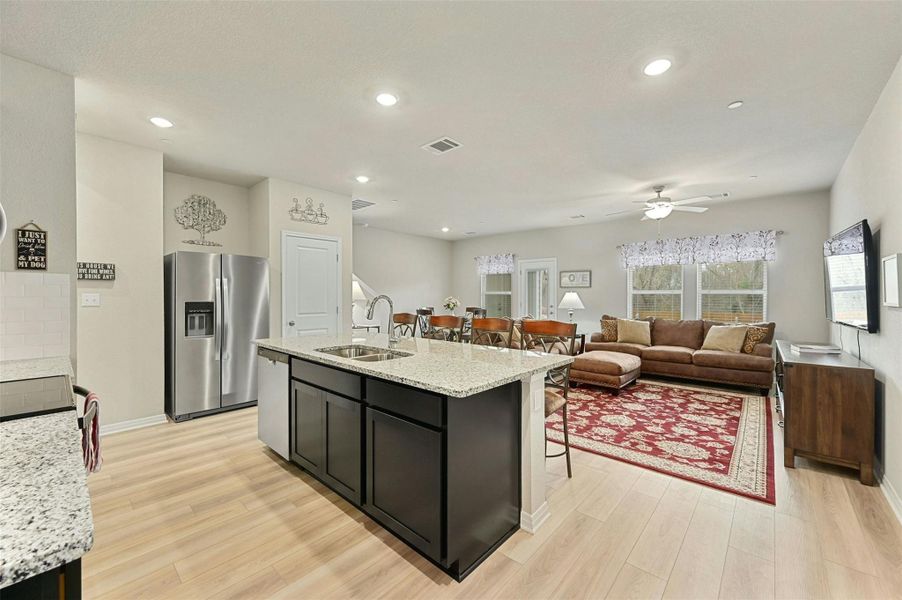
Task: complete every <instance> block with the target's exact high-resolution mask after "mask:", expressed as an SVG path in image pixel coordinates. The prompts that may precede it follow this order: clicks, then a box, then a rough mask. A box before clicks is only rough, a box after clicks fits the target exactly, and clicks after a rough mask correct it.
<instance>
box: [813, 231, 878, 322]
mask: <svg viewBox="0 0 902 600" xmlns="http://www.w3.org/2000/svg"><path fill="white" fill-rule="evenodd" d="M877 263H878V261H877V251H876V248H875V247H874V238H873V237H872V236H871V228H870V227H869V226H868V222H867V220H864V221H861V222H860V223H855V224H854V225H852V226H851V227H848V228H846V229H843V230H842V231H840V232H839V233H837V234H836V235H834V236H833V237H831V238H830V239H828V240H827V241H825V242H824V288H825V290H824V291H825V296H826V304H827V318H828V319H829V320H830V321H833V322H834V323H839V324H840V325H848V326H849V327H855V328H856V329H861V330H863V331H867V332H868V333H874V332H876V331H877V315H878V314H879V307H878V296H879V293H880V291H879V289H878V277H879V275H878V269H879V267H878V264H877Z"/></svg>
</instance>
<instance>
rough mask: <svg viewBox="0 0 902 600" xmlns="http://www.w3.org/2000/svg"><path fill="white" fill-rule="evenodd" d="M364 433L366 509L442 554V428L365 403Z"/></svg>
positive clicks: (418, 543) (420, 546)
mask: <svg viewBox="0 0 902 600" xmlns="http://www.w3.org/2000/svg"><path fill="white" fill-rule="evenodd" d="M366 438H367V451H366V456H367V465H366V481H367V490H366V505H365V508H366V511H367V512H368V513H370V514H371V515H373V516H374V517H376V518H377V519H379V520H380V521H381V522H382V524H383V525H385V526H386V527H388V528H389V529H391V530H392V531H393V532H395V533H396V534H397V535H398V536H400V537H401V538H402V539H404V540H405V541H407V543H409V544H410V545H412V546H414V547H415V548H417V549H418V550H420V551H421V552H423V553H424V554H426V555H427V556H428V557H430V558H431V559H433V560H435V561H439V560H441V533H442V521H441V510H437V509H438V508H439V507H441V504H442V433H441V431H436V430H433V429H431V428H428V427H425V426H423V425H420V424H417V423H414V422H413V421H408V420H406V419H402V418H400V417H396V416H393V415H390V414H387V413H384V412H380V411H378V410H374V409H372V408H367V409H366Z"/></svg>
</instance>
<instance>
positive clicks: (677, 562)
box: [83, 409, 902, 599]
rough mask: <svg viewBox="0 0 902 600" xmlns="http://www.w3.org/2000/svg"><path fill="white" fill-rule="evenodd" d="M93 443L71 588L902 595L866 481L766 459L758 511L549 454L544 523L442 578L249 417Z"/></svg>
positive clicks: (620, 469) (885, 518) (382, 594)
mask: <svg viewBox="0 0 902 600" xmlns="http://www.w3.org/2000/svg"><path fill="white" fill-rule="evenodd" d="M776 435H777V440H776V443H777V444H778V446H777V447H778V448H779V444H782V440H781V439H780V435H781V433H780V430H779V429H778V430H777V434H776ZM103 444H104V446H103V454H104V465H103V470H102V471H101V472H100V473H97V474H93V475H91V476H90V477H89V485H90V490H91V497H92V502H93V509H94V523H95V530H96V531H95V543H94V548H93V550H91V552H89V553H88V554H87V555H86V556H85V558H84V560H83V575H84V594H85V598H91V599H93V598H98V599H101V598H103V599H106V598H123V599H125V598H127V599H133V598H166V599H173V598H192V599H193V598H198V599H200V598H296V599H301V598H304V599H312V598H398V599H409V598H429V599H433V598H517V599H520V598H537V599H538V598H661V597H664V598H890V597H896V598H902V526H900V524H899V522H898V521H897V519H896V517H895V516H894V514H893V513H892V510H891V509H890V507H889V505H888V504H887V502H886V500H885V499H884V498H883V496H882V494H881V492H880V490H879V489H878V488H876V487H874V488H871V487H865V486H862V485H860V484H859V483H858V482H857V480H856V479H855V478H854V475H853V474H852V473H851V472H845V471H842V470H840V469H832V468H829V467H823V466H820V465H814V464H812V463H808V462H806V461H803V460H799V461H798V463H799V464H798V467H799V468H796V469H794V470H787V469H784V468H783V467H782V466H781V465H780V464H778V465H776V485H777V506H776V507H773V506H769V505H765V504H761V503H758V502H755V501H752V500H746V499H743V498H739V497H737V496H734V495H730V494H726V493H723V492H718V491H715V490H712V489H710V488H706V487H703V486H700V485H696V484H693V483H688V482H686V481H683V480H680V479H676V478H673V477H668V476H665V475H661V474H658V473H654V472H651V471H647V470H644V469H641V468H639V467H634V466H631V465H628V464H625V463H621V462H617V461H614V460H610V459H606V458H603V457H600V456H596V455H593V454H589V453H585V452H579V451H577V452H575V454H574V467H573V472H574V477H573V479H571V480H568V479H567V477H566V475H565V470H564V462H563V460H562V459H549V461H548V493H549V502H550V504H551V512H552V516H551V518H550V520H549V522H547V523H546V524H545V525H544V526H543V527H542V528H541V529H540V530H539V532H538V533H537V534H536V535H530V534H528V533H525V532H523V531H520V532H517V533H516V534H515V535H514V536H513V537H512V538H511V539H510V540H508V541H507V542H506V543H505V544H504V545H503V546H502V547H501V549H500V550H499V551H498V552H496V553H495V554H494V555H492V556H491V557H490V558H489V559H488V560H487V561H486V562H485V563H483V564H482V565H481V566H480V567H479V568H478V569H477V570H476V571H475V572H474V573H473V574H472V575H471V576H470V577H469V578H467V579H466V580H465V581H464V582H463V583H460V584H459V583H456V582H454V581H453V580H451V579H450V578H449V577H447V576H446V575H444V574H443V573H441V572H440V571H439V570H438V569H436V568H435V567H433V566H432V565H431V564H430V563H428V562H427V561H426V560H425V559H423V558H421V557H420V556H419V555H418V554H416V553H415V552H414V551H412V550H410V549H409V548H408V547H407V546H406V545H404V544H403V543H402V542H400V541H398V540H397V539H396V538H394V537H393V536H392V535H391V534H389V533H387V532H385V531H384V530H382V529H381V528H380V527H379V526H377V525H375V524H374V523H372V522H371V521H370V520H369V519H368V518H367V517H365V516H364V515H363V514H362V513H360V512H359V511H358V510H356V509H354V508H353V507H352V506H350V505H349V504H348V503H347V502H345V501H344V500H343V499H341V498H340V497H338V496H337V495H336V494H334V493H332V492H330V491H329V490H327V489H326V488H325V487H324V486H322V485H321V484H319V483H318V482H316V481H315V480H314V479H313V478H311V477H309V476H308V475H306V474H304V473H303V472H302V471H301V470H300V469H298V468H296V467H294V466H292V465H289V464H286V463H285V462H284V461H282V460H281V459H279V458H278V457H277V456H276V455H274V454H272V453H271V452H270V451H269V450H267V449H265V447H264V446H263V445H262V444H260V442H258V441H257V436H256V410H255V409H247V410H241V411H237V412H232V413H226V414H222V415H217V416H212V417H207V418H203V419H198V420H195V421H190V422H186V423H180V424H166V425H159V426H155V427H150V428H146V429H141V430H137V431H132V432H125V433H120V434H115V435H110V436H107V437H105V438H104V439H103ZM780 455H781V453H780V452H777V453H776V456H778V457H779V456H780Z"/></svg>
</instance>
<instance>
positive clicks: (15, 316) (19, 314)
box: [0, 308, 25, 323]
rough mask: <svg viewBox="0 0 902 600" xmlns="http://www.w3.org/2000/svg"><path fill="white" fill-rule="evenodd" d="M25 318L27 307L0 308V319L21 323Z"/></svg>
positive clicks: (5, 321) (6, 321)
mask: <svg viewBox="0 0 902 600" xmlns="http://www.w3.org/2000/svg"><path fill="white" fill-rule="evenodd" d="M24 320H25V309H23V308H4V309H3V310H0V321H3V322H4V323H20V322H22V321H24Z"/></svg>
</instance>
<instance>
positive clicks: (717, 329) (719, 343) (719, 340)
mask: <svg viewBox="0 0 902 600" xmlns="http://www.w3.org/2000/svg"><path fill="white" fill-rule="evenodd" d="M748 329H749V328H748V327H746V326H745V325H714V326H713V327H711V328H710V329H709V330H708V333H707V335H705V341H704V343H703V344H702V348H701V349H702V350H723V351H725V352H736V353H738V352H740V351H741V350H742V344H743V342H745V334H746V333H747V332H748Z"/></svg>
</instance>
